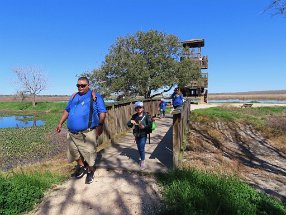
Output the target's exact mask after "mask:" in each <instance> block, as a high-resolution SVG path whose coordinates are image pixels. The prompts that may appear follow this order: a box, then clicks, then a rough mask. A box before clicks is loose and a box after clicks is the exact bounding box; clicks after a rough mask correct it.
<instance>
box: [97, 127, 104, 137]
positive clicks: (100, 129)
mask: <svg viewBox="0 0 286 215" xmlns="http://www.w3.org/2000/svg"><path fill="white" fill-rule="evenodd" d="M102 132H103V126H102V125H99V126H97V127H96V136H97V137H99V136H100V135H101V134H102Z"/></svg>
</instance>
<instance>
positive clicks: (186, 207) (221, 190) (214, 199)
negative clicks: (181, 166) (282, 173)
mask: <svg viewBox="0 0 286 215" xmlns="http://www.w3.org/2000/svg"><path fill="white" fill-rule="evenodd" d="M158 180H159V181H160V183H161V184H162V186H163V199H164V202H165V203H166V210H165V213H166V214H178V215H179V214H237V215H240V214H286V208H285V206H283V205H282V204H281V203H280V202H279V201H277V200H274V199H272V198H270V197H268V196H266V195H265V194H262V193H259V192H257V191H255V190H254V189H253V188H251V187H250V186H248V185H247V184H245V183H243V182H241V181H239V180H238V179H236V178H234V177H229V176H220V175H216V174H207V173H203V172H200V171H197V170H177V171H174V172H169V173H168V174H160V175H158Z"/></svg>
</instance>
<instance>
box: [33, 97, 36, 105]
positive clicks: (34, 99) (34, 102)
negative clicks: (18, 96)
mask: <svg viewBox="0 0 286 215" xmlns="http://www.w3.org/2000/svg"><path fill="white" fill-rule="evenodd" d="M33 107H36V94H33Z"/></svg>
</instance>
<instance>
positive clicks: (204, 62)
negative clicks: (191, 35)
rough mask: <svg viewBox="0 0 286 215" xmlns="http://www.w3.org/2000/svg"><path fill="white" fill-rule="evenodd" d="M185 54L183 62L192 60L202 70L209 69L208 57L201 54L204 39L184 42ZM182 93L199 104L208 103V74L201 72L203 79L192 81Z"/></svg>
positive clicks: (182, 58) (182, 89)
mask: <svg viewBox="0 0 286 215" xmlns="http://www.w3.org/2000/svg"><path fill="white" fill-rule="evenodd" d="M182 44H183V47H184V52H183V55H182V57H181V60H184V59H187V58H189V59H192V60H194V61H196V62H197V63H198V64H199V67H200V69H201V70H202V69H207V68H208V56H203V55H202V54H201V48H202V47H204V45H205V41H204V39H192V40H186V41H184V42H182ZM181 91H182V93H183V94H184V96H186V97H190V98H193V100H197V102H199V103H207V102H208V73H207V72H202V71H201V78H199V79H198V80H191V81H190V84H188V85H187V86H185V87H183V88H181Z"/></svg>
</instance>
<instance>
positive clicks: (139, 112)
mask: <svg viewBox="0 0 286 215" xmlns="http://www.w3.org/2000/svg"><path fill="white" fill-rule="evenodd" d="M134 108H135V112H136V113H135V114H133V115H132V117H131V120H129V121H128V122H127V126H128V127H130V128H132V127H133V126H134V129H133V135H134V136H135V142H136V144H137V148H138V152H139V156H140V168H141V169H144V168H145V144H146V141H147V134H148V129H151V127H152V119H151V117H150V116H149V115H148V114H147V113H146V112H144V106H143V102H135V104H134Z"/></svg>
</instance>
